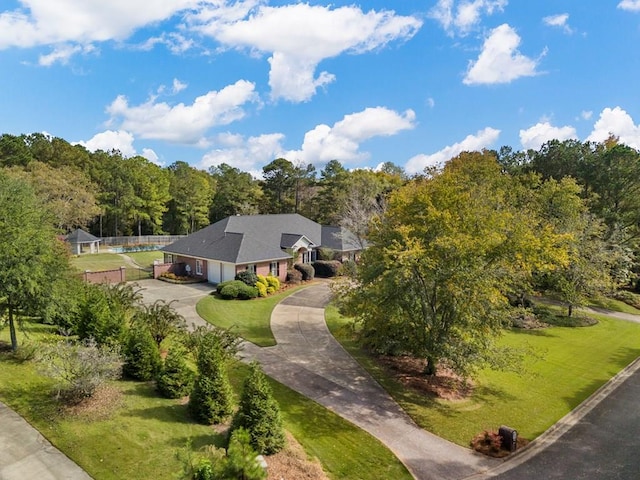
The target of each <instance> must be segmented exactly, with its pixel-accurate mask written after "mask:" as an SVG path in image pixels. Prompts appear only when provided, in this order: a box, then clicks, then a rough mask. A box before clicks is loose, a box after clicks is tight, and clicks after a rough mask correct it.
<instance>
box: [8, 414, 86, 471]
mask: <svg viewBox="0 0 640 480" xmlns="http://www.w3.org/2000/svg"><path fill="white" fill-rule="evenodd" d="M0 425H2V428H0V479H1V480H31V479H34V480H35V479H37V480H62V479H65V480H91V477H90V476H89V475H88V474H87V473H85V471H84V470H82V469H81V468H80V467H79V466H78V465H76V464H75V463H74V462H72V461H71V460H70V459H69V458H68V457H67V456H66V455H65V454H63V453H62V452H60V450H58V449H57V448H55V447H54V446H53V445H51V443H49V441H48V440H47V439H46V438H44V437H43V436H42V435H41V434H40V432H38V431H37V430H36V429H35V428H33V427H32V426H31V425H29V423H27V421H26V420H25V419H24V418H22V417H21V416H20V415H18V414H17V413H15V412H14V411H13V410H11V409H10V408H8V407H7V406H6V405H5V404H3V403H0Z"/></svg>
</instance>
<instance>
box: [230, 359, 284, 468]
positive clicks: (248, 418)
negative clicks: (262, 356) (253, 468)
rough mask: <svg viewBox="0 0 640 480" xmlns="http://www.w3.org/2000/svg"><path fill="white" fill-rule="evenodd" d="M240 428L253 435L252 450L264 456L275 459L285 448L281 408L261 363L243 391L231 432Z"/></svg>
mask: <svg viewBox="0 0 640 480" xmlns="http://www.w3.org/2000/svg"><path fill="white" fill-rule="evenodd" d="M240 428H245V429H246V430H247V431H248V432H249V436H250V437H251V446H252V447H253V448H255V449H256V450H257V451H258V452H260V453H262V454H265V455H271V454H274V453H276V452H279V451H280V450H282V448H284V444H285V436H284V429H283V426H282V418H281V416H280V407H279V406H278V402H277V401H276V400H275V398H273V393H272V392H271V387H270V386H269V384H268V383H267V379H266V377H265V375H264V373H262V370H261V369H260V366H259V364H258V363H257V362H252V363H251V372H250V373H249V376H248V377H247V379H246V380H245V382H244V386H243V389H242V396H241V398H240V406H239V409H238V411H237V412H236V414H235V416H234V417H233V421H232V423H231V432H235V431H236V430H237V429H240Z"/></svg>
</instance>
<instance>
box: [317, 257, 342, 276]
mask: <svg viewBox="0 0 640 480" xmlns="http://www.w3.org/2000/svg"><path fill="white" fill-rule="evenodd" d="M341 265H342V264H341V263H340V262H339V261H337V260H317V261H315V262H313V269H314V270H315V274H316V275H317V276H319V277H324V278H331V277H335V276H337V275H338V272H339V271H340V266H341Z"/></svg>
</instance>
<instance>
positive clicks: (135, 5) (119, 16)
mask: <svg viewBox="0 0 640 480" xmlns="http://www.w3.org/2000/svg"><path fill="white" fill-rule="evenodd" d="M20 3H21V4H22V8H20V9H16V10H13V11H5V12H2V13H0V50H1V49H4V48H8V47H33V46H37V45H53V44H59V43H67V42H74V43H80V44H89V43H92V42H99V41H107V40H123V39H125V38H127V37H128V36H129V35H131V33H133V32H134V31H135V30H136V29H138V28H140V27H142V26H145V25H148V24H150V23H154V22H159V21H162V20H166V19H168V18H170V17H172V16H173V15H175V14H176V13H178V12H180V11H183V10H185V9H191V8H196V7H197V6H198V4H199V3H200V2H199V1H198V0H172V1H154V2H132V1H130V0H111V1H108V2H105V1H104V0H56V1H55V2H53V1H51V0H21V2H20Z"/></svg>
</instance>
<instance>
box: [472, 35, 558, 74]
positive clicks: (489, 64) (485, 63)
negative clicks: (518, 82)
mask: <svg viewBox="0 0 640 480" xmlns="http://www.w3.org/2000/svg"><path fill="white" fill-rule="evenodd" d="M518 45H520V36H519V35H518V34H517V33H516V31H515V30H514V29H513V28H511V27H510V26H509V25H507V24H506V23H505V24H503V25H500V26H499V27H497V28H495V29H494V30H492V31H491V34H490V35H489V37H487V39H486V40H485V41H484V45H483V47H482V52H480V55H479V57H478V59H477V60H476V61H475V62H470V64H469V69H468V71H467V74H466V76H465V78H464V80H463V82H464V83H465V85H476V84H494V83H509V82H511V81H513V80H515V79H517V78H520V77H530V76H533V75H537V74H538V72H537V71H536V68H537V66H538V60H533V59H531V58H529V57H526V56H524V55H522V54H521V53H520V52H519V51H518ZM544 53H546V52H543V55H544Z"/></svg>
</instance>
